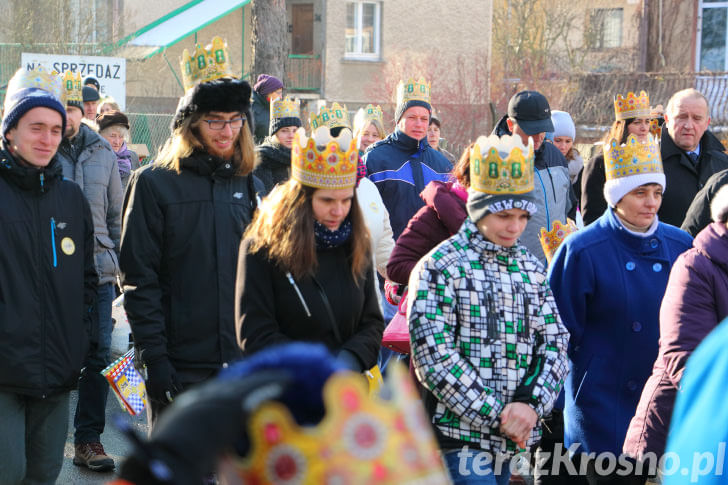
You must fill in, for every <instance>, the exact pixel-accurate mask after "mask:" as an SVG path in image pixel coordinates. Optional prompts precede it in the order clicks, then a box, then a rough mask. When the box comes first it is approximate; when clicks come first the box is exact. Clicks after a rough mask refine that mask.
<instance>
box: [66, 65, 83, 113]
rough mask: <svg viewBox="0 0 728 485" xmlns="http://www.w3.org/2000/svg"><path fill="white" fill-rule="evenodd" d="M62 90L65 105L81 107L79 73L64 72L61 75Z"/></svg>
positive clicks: (81, 89)
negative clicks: (74, 104)
mask: <svg viewBox="0 0 728 485" xmlns="http://www.w3.org/2000/svg"><path fill="white" fill-rule="evenodd" d="M63 90H64V91H65V93H66V103H81V105H83V86H82V85H81V73H80V72H76V73H73V72H71V71H66V72H64V73H63Z"/></svg>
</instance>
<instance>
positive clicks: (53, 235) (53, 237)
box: [41, 175, 58, 268]
mask: <svg viewBox="0 0 728 485" xmlns="http://www.w3.org/2000/svg"><path fill="white" fill-rule="evenodd" d="M42 176H43V175H41V177H42ZM51 249H52V250H53V267H54V268H57V267H58V255H57V254H56V220H55V219H54V218H52V217H51Z"/></svg>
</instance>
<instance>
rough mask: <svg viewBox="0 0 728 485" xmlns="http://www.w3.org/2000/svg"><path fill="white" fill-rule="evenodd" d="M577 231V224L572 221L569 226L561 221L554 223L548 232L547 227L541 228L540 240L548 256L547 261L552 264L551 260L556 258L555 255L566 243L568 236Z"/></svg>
mask: <svg viewBox="0 0 728 485" xmlns="http://www.w3.org/2000/svg"><path fill="white" fill-rule="evenodd" d="M576 231H577V228H576V224H574V223H573V222H571V221H568V223H567V224H564V223H562V222H561V221H554V222H553V224H552V229H551V230H550V231H547V230H546V228H545V227H542V228H541V230H540V231H539V235H538V239H539V240H540V241H541V247H542V248H543V253H544V254H545V255H546V260H547V261H548V262H549V263H550V262H551V258H553V257H554V254H556V250H557V249H558V248H559V246H560V245H561V243H562V242H564V239H566V236H568V235H569V234H571V233H572V232H576Z"/></svg>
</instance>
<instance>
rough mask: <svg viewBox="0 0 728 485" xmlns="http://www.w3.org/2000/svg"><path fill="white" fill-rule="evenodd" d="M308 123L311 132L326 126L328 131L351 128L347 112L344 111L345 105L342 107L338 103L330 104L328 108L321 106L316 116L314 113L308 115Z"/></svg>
mask: <svg viewBox="0 0 728 485" xmlns="http://www.w3.org/2000/svg"><path fill="white" fill-rule="evenodd" d="M309 123H310V125H311V131H314V130H316V129H317V128H320V127H322V126H326V127H328V128H329V129H332V128H339V127H344V128H351V123H349V112H348V111H347V110H346V105H344V106H343V107H342V106H341V105H340V104H339V103H334V104H332V105H331V107H330V108H328V107H326V106H321V110H320V111H319V114H318V115H317V114H315V113H311V114H310V115H309Z"/></svg>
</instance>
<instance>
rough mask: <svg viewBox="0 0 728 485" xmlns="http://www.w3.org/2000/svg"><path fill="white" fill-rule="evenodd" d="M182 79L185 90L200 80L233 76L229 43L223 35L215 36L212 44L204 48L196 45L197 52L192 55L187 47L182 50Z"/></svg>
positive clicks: (205, 80)
mask: <svg viewBox="0 0 728 485" xmlns="http://www.w3.org/2000/svg"><path fill="white" fill-rule="evenodd" d="M180 67H181V68H182V80H183V84H184V87H185V91H187V90H188V89H190V88H191V87H192V86H194V85H195V84H197V83H198V82H202V83H204V82H208V81H213V80H215V79H219V78H221V77H225V76H232V72H231V71H230V63H229V62H228V51H227V44H226V43H225V41H224V40H222V37H218V36H216V37H213V38H212V44H210V45H208V46H207V48H203V47H202V46H201V45H200V44H197V45H196V49H195V53H194V55H193V56H190V53H189V51H188V50H187V49H185V50H184V51H183V52H182V59H180Z"/></svg>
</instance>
